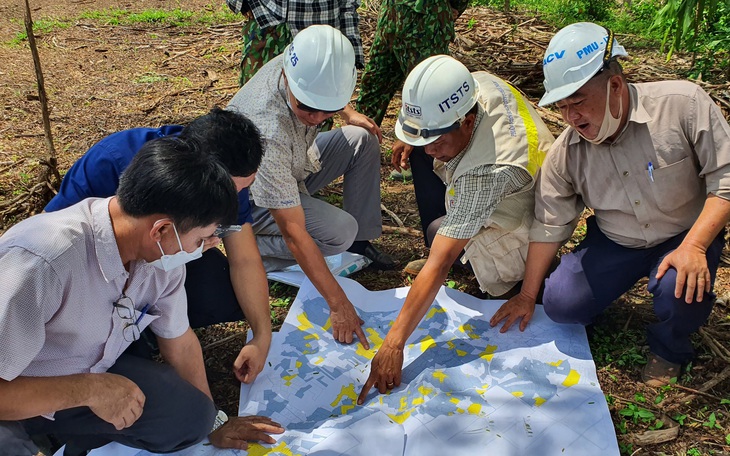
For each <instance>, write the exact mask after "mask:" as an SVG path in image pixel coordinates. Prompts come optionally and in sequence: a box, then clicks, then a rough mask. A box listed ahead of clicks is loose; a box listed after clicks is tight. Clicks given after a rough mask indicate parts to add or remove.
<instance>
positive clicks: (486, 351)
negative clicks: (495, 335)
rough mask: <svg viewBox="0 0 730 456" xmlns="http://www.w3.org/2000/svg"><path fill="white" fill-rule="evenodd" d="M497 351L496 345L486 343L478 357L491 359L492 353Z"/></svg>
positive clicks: (486, 359) (485, 359)
mask: <svg viewBox="0 0 730 456" xmlns="http://www.w3.org/2000/svg"><path fill="white" fill-rule="evenodd" d="M496 351H497V346H496V345H487V347H486V348H485V349H484V351H483V352H482V354H481V355H479V357H480V358H481V359H483V360H484V361H487V362H489V361H491V360H492V358H494V353H495V352H496Z"/></svg>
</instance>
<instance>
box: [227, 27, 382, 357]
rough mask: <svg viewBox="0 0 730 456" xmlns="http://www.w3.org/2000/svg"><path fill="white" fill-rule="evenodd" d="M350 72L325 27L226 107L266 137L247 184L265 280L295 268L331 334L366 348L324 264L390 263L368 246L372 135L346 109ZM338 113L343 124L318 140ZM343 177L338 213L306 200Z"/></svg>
mask: <svg viewBox="0 0 730 456" xmlns="http://www.w3.org/2000/svg"><path fill="white" fill-rule="evenodd" d="M356 80H357V72H356V70H355V53H354V50H353V48H352V44H350V42H349V41H348V40H347V38H345V36H344V35H343V34H342V33H341V32H339V31H338V30H337V29H334V28H332V27H330V26H328V25H312V26H309V27H307V28H305V29H304V30H302V31H301V32H299V34H297V36H296V37H295V38H294V40H293V41H292V43H291V44H290V45H289V46H288V47H287V48H286V50H285V51H284V53H283V54H282V55H280V56H278V57H275V58H274V59H272V60H271V61H270V62H269V63H267V64H266V65H264V67H263V68H261V69H260V70H259V71H258V72H257V73H256V75H255V76H254V77H253V78H251V80H250V81H248V82H247V83H246V85H245V86H243V87H242V88H241V89H240V90H239V91H238V93H237V94H236V95H235V96H234V97H233V99H232V100H231V102H230V103H229V104H228V107H227V109H229V110H232V111H237V112H240V113H242V114H244V115H245V116H246V117H248V118H249V119H251V120H252V121H253V122H254V124H256V126H257V127H258V129H259V130H260V131H261V136H262V138H264V144H265V146H264V158H263V160H262V162H261V166H260V167H259V172H258V174H257V177H256V181H255V182H254V183H253V184H252V185H251V196H252V198H253V203H254V204H253V205H252V210H251V212H252V215H253V220H254V222H253V230H254V233H255V234H256V242H257V243H258V247H259V251H260V252H261V257H262V259H263V263H264V267H265V268H266V270H267V271H271V270H275V269H279V268H282V267H286V266H289V265H292V264H295V263H299V265H300V266H301V268H302V269H303V270H304V273H305V274H306V275H307V277H308V278H309V279H310V280H311V281H312V283H313V284H314V286H315V287H316V288H317V290H318V291H319V292H320V293H321V294H322V296H323V297H324V298H325V300H326V301H327V304H328V305H329V307H330V311H331V313H330V317H331V321H332V331H333V335H334V337H335V339H337V340H338V341H340V342H343V343H351V342H352V341H353V333H354V334H355V335H356V336H357V338H358V339H359V341H360V342H361V343H362V344H363V346H365V347H366V348H368V347H369V345H368V343H367V340H366V338H365V335H364V333H363V331H362V328H361V325H362V324H363V321H362V320H361V319H360V317H359V316H358V314H357V312H356V311H355V308H354V307H353V305H352V303H351V302H350V300H349V299H348V298H347V296H346V295H345V293H344V291H343V290H342V288H341V287H340V286H339V284H338V283H337V281H336V280H335V278H334V277H333V276H332V273H331V272H330V271H329V269H328V267H327V264H326V262H325V260H324V256H327V255H336V254H338V253H341V252H343V251H345V250H349V251H350V252H354V253H358V254H362V255H364V256H366V257H367V258H369V259H370V260H371V261H372V265H373V266H374V267H376V268H379V269H392V268H394V267H395V264H396V263H395V260H394V259H393V258H392V257H391V256H390V255H387V254H385V253H383V252H381V251H379V250H378V249H377V248H376V247H375V246H374V245H373V244H371V243H370V240H372V239H375V238H377V237H379V236H380V234H381V232H382V218H381V215H380V146H379V144H378V143H379V141H380V140H381V139H382V136H381V132H380V128H379V127H378V126H377V125H376V124H375V122H373V120H372V119H370V118H369V117H366V116H364V115H362V114H360V113H358V112H356V111H355V110H354V109H353V108H352V107H351V106H350V104H349V101H350V97H352V91H353V90H354V88H355V82H356ZM335 113H339V114H340V116H341V117H342V119H343V120H344V121H345V122H347V124H348V125H346V126H344V127H342V128H337V129H334V130H332V131H328V132H325V133H320V132H319V128H318V126H319V125H320V124H321V123H322V122H324V121H325V120H327V119H329V118H331V117H332V116H333V115H334V114H335ZM340 176H344V182H343V209H344V210H342V209H339V208H337V207H335V206H333V205H331V204H329V203H327V202H326V201H322V200H320V199H318V198H315V197H313V196H312V195H313V194H314V193H316V192H317V191H319V190H320V189H322V188H323V187H325V186H326V185H329V184H330V183H331V182H332V181H333V180H335V179H337V178H339V177H340Z"/></svg>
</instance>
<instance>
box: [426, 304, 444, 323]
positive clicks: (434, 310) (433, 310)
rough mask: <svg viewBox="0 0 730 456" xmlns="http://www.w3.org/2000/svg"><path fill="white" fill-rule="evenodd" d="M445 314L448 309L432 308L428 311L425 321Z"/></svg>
mask: <svg viewBox="0 0 730 456" xmlns="http://www.w3.org/2000/svg"><path fill="white" fill-rule="evenodd" d="M444 312H446V309H444V308H443V307H431V308H430V309H429V310H428V312H426V317H425V320H428V319H430V318H433V316H434V315H436V314H437V313H444Z"/></svg>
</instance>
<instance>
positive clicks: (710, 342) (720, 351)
mask: <svg viewBox="0 0 730 456" xmlns="http://www.w3.org/2000/svg"><path fill="white" fill-rule="evenodd" d="M698 332H699V334H700V336H702V340H703V341H704V342H705V344H707V346H708V347H710V350H711V351H712V353H714V354H715V355H716V356H719V357H720V358H722V359H723V360H724V361H725V362H726V363H730V350H728V349H727V348H725V346H724V345H723V344H721V343H720V342H718V340H717V339H715V338H714V337H713V336H712V335H711V334H710V332H709V331H707V330H706V329H705V328H700V330H699V331H698Z"/></svg>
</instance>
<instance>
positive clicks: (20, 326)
mask: <svg viewBox="0 0 730 456" xmlns="http://www.w3.org/2000/svg"><path fill="white" fill-rule="evenodd" d="M110 200H111V198H106V199H100V198H89V199H86V200H84V201H82V202H80V203H78V204H75V205H73V206H71V207H69V208H67V209H63V210H60V211H57V212H52V213H45V214H40V215H36V216H34V217H31V218H29V219H26V220H24V221H22V222H20V223H18V224H16V225H15V226H13V227H12V228H10V229H9V230H8V231H7V232H6V233H5V234H4V235H3V236H2V237H1V238H0V269H1V270H2V271H3V277H2V286H1V287H0V378H2V379H4V380H7V381H11V380H13V379H15V378H16V377H19V376H30V377H41V376H45V377H47V376H63V375H71V374H78V373H89V372H91V373H100V372H105V371H106V370H107V369H108V368H109V367H111V366H112V365H113V364H114V363H115V362H116V360H117V358H118V357H119V355H120V354H121V353H122V352H123V351H124V350H125V349H126V348H127V346H129V343H130V342H128V341H127V340H125V337H124V334H123V327H124V325H125V324H126V323H127V322H128V321H129V319H126V320H125V319H124V318H122V317H121V316H120V315H119V314H118V313H117V311H116V310H115V309H114V307H113V302H114V301H116V300H118V299H119V298H120V296H121V295H122V290H123V289H124V287H125V283H126V284H127V288H126V291H125V294H126V296H129V298H131V301H132V305H133V307H134V308H135V309H136V310H135V313H134V318H135V319H136V318H138V317H139V315H140V312H139V309H142V307H144V306H145V305H146V304H150V307H149V310H148V312H147V314H146V315H145V316H144V317H143V318H142V319H141V320H140V322H139V325H138V326H139V328H140V330H141V329H144V328H145V327H147V326H149V327H150V328H151V329H152V331H153V332H154V333H155V334H156V335H158V336H160V337H163V338H175V337H178V336H180V335H182V334H183V333H184V332H185V331H186V330H187V328H188V327H189V324H188V319H187V305H186V304H187V301H186V296H185V290H184V281H185V268H177V269H175V270H173V271H170V272H164V271H161V270H159V269H157V268H155V267H154V266H151V265H149V264H147V263H146V262H145V261H143V260H137V261H132V262H131V263H130V265H129V272H127V270H125V268H124V265H123V264H122V259H121V257H120V255H119V247H118V246H117V241H116V238H115V236H114V231H113V229H112V222H111V217H110V216H109V209H108V207H109V201H110ZM128 338H129V337H128Z"/></svg>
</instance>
